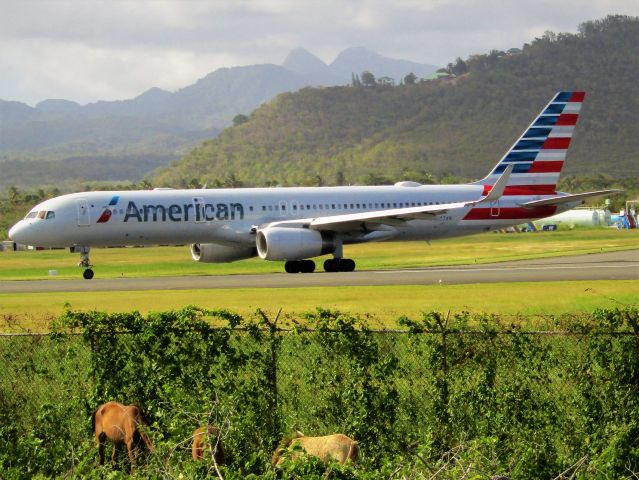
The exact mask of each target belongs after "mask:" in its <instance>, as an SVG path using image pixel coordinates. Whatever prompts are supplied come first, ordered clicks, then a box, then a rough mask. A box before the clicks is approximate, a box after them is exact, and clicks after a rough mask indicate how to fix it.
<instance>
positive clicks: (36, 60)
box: [0, 0, 639, 105]
mask: <svg viewBox="0 0 639 480" xmlns="http://www.w3.org/2000/svg"><path fill="white" fill-rule="evenodd" d="M611 13H620V14H626V15H635V16H636V15H639V0H614V1H613V0H390V1H389V0H370V1H366V0H353V1H347V0H344V1H337V0H322V1H307V0H258V1H242V0H208V1H200V0H181V1H178V0H171V1H163V0H126V1H116V0H109V1H96V0H60V1H57V0H49V1H44V0H39V1H30V0H0V99H4V100H17V101H21V102H25V103H28V104H30V105H35V104H36V103H37V102H39V101H41V100H44V99H47V98H65V99H68V100H74V101H77V102H79V103H82V104H84V103H88V102H92V101H96V100H116V99H124V98H132V97H135V96H137V95H139V94H140V93H142V92H144V91H145V90H147V89H149V88H151V87H154V86H157V87H161V88H164V89H167V90H171V91H173V90H176V89H178V88H181V87H184V86H186V85H189V84H191V83H193V82H195V81H196V80H197V79H198V78H201V77H203V76H204V75H206V74H207V73H210V72H212V71H213V70H216V69H218V68H221V67H231V66H238V65H249V64H255V63H275V64H281V63H282V62H283V60H284V58H285V57H286V55H287V54H288V52H289V51H290V50H291V49H293V48H295V47H304V48H306V49H307V50H309V51H311V52H312V53H314V54H315V55H317V56H318V57H320V58H321V59H322V60H324V61H325V62H327V63H330V62H331V61H333V59H334V58H335V56H336V55H337V54H338V53H339V52H340V51H342V50H344V49H345V48H348V47H354V46H365V47H368V48H370V49H372V50H375V51H377V52H379V53H381V54H383V55H386V56H390V57H394V58H403V59H407V60H412V61H415V62H420V63H430V64H435V65H445V64H447V63H448V62H450V61H452V60H454V59H455V58H456V57H462V58H466V57H468V56H469V55H472V54H475V53H486V52H488V51H490V50H491V49H501V50H504V49H508V48H510V47H521V45H522V44H523V43H524V42H529V41H530V40H531V39H533V38H534V37H536V36H537V37H538V36H541V35H542V34H543V32H544V31H546V30H552V31H555V32H576V31H577V26H578V24H579V23H581V22H583V21H586V20H594V19H599V18H602V17H604V16H606V15H608V14H611Z"/></svg>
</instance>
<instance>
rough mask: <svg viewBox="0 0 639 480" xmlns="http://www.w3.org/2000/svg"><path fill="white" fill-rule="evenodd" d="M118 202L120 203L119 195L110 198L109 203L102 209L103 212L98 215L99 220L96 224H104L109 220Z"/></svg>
mask: <svg viewBox="0 0 639 480" xmlns="http://www.w3.org/2000/svg"><path fill="white" fill-rule="evenodd" d="M119 201H120V196H119V195H115V196H113V198H111V201H110V202H109V204H108V205H106V206H105V207H104V210H103V211H102V215H100V218H98V223H106V222H108V221H109V220H110V219H111V215H113V211H112V210H113V208H115V206H116V205H117V204H118V202H119Z"/></svg>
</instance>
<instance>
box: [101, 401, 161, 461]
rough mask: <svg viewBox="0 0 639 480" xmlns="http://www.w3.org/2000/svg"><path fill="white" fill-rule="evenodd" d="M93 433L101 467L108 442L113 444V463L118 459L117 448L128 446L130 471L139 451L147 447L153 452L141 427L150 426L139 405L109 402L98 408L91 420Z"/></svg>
mask: <svg viewBox="0 0 639 480" xmlns="http://www.w3.org/2000/svg"><path fill="white" fill-rule="evenodd" d="M91 422H92V427H93V433H94V434H95V440H96V442H97V444H98V452H99V454H100V465H103V464H104V445H105V443H106V440H107V439H108V440H111V442H112V443H113V453H112V455H111V461H112V462H113V463H115V461H116V459H117V446H118V444H120V443H124V444H126V448H127V451H128V453H129V471H130V470H132V469H133V464H134V463H135V458H136V456H137V451H138V449H139V448H141V447H143V446H146V447H147V448H148V449H149V451H151V452H152V451H153V444H152V443H151V440H150V439H149V437H148V436H147V435H146V433H144V432H143V431H142V430H140V429H138V427H139V426H140V425H148V423H147V421H146V419H145V418H144V414H143V413H142V410H140V407H138V406H137V405H122V404H121V403H118V402H107V403H105V404H104V405H101V406H100V407H98V409H97V410H96V411H95V412H94V413H93V416H92V418H91Z"/></svg>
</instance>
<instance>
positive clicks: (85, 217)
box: [77, 198, 91, 227]
mask: <svg viewBox="0 0 639 480" xmlns="http://www.w3.org/2000/svg"><path fill="white" fill-rule="evenodd" d="M77 206H78V226H79V227H88V226H89V225H91V217H90V212H89V202H88V201H87V199H86V198H79V199H78V201H77Z"/></svg>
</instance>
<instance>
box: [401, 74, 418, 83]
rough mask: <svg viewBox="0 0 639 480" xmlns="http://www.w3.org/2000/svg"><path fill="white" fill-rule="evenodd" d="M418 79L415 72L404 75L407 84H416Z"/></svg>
mask: <svg viewBox="0 0 639 480" xmlns="http://www.w3.org/2000/svg"><path fill="white" fill-rule="evenodd" d="M416 81H417V75H415V74H414V73H413V72H410V73H409V74H408V75H406V76H405V77H404V84H405V85H415V82H416Z"/></svg>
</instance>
